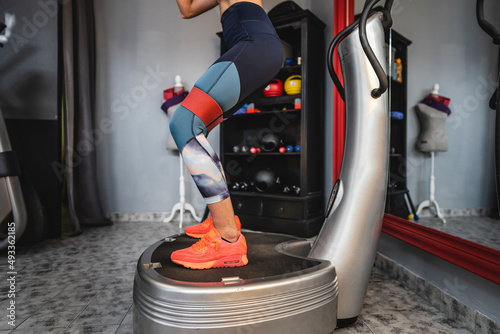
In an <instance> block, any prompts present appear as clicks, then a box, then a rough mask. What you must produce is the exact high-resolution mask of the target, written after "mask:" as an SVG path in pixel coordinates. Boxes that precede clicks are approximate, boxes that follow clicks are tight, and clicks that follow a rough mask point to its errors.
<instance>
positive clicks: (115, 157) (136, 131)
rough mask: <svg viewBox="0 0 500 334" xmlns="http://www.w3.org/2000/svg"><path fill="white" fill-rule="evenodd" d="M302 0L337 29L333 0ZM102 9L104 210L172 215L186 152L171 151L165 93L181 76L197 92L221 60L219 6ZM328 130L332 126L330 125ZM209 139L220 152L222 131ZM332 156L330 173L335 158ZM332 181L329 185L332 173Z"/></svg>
mask: <svg viewBox="0 0 500 334" xmlns="http://www.w3.org/2000/svg"><path fill="white" fill-rule="evenodd" d="M280 2H281V0H272V1H271V0H267V1H265V6H264V7H265V9H266V11H269V10H270V9H272V8H273V7H274V6H275V5H276V4H278V3H280ZM296 3H297V4H299V5H300V6H302V7H303V8H309V7H312V9H313V11H314V12H316V13H319V14H318V16H320V18H322V19H324V20H329V28H327V34H328V33H330V31H331V30H332V28H331V27H332V23H331V21H332V20H333V19H332V17H333V2H332V4H330V1H327V2H324V1H311V0H309V1H305V0H298V1H296ZM95 6H96V21H97V42H98V46H97V50H98V55H97V57H98V96H97V105H98V108H97V109H98V118H99V121H98V123H97V130H96V132H95V134H94V135H95V137H96V141H97V143H98V158H99V159H98V161H99V166H98V168H99V175H100V179H101V180H100V181H101V188H102V192H103V201H104V206H105V210H106V211H107V212H118V213H147V212H169V211H171V209H172V207H173V205H174V204H175V203H176V202H178V200H179V191H178V184H179V182H178V179H179V157H178V153H177V152H173V151H167V150H166V138H167V133H168V118H167V117H166V115H165V114H164V113H163V112H162V111H161V109H160V105H161V97H162V91H163V90H164V89H166V88H169V87H172V86H173V85H174V78H175V76H176V75H181V76H182V79H183V83H184V85H185V87H186V88H187V89H188V90H190V89H191V88H192V86H193V84H194V83H195V81H196V80H197V79H198V77H199V76H200V75H201V74H203V72H204V71H205V70H206V69H207V68H208V67H209V66H210V65H211V63H212V62H213V61H214V60H216V59H217V57H218V55H219V45H220V43H219V38H218V37H217V36H216V32H218V31H221V27H220V23H219V14H218V10H212V11H211V12H209V13H206V14H205V15H201V16H199V17H197V18H194V19H191V20H182V19H181V17H180V15H179V11H178V8H177V5H176V3H175V1H165V0H148V1H138V0H103V1H96V2H95ZM325 9H326V10H327V11H325ZM328 38H329V39H330V38H331V37H330V36H329V37H328ZM325 75H326V74H325ZM330 87H331V85H330ZM330 91H331V88H330ZM327 110H331V104H330V106H329V107H328V108H327ZM328 117H330V122H331V115H329V116H328ZM326 127H327V128H328V129H331V124H330V125H329V126H328V125H326ZM328 133H329V136H330V137H329V139H328V140H327V143H330V144H329V145H330V149H326V150H325V151H326V152H327V154H329V156H330V157H331V153H330V152H331V130H329V131H328ZM209 141H210V142H211V143H212V145H213V147H214V148H215V149H216V151H217V152H218V150H219V143H218V141H219V132H218V129H216V130H214V131H213V132H212V133H211V134H210V136H209ZM326 160H327V162H328V163H330V166H329V167H328V166H327V170H331V162H329V160H331V159H328V158H327V159H326ZM184 173H185V176H186V184H187V190H186V200H187V201H188V202H189V203H191V204H193V205H194V206H195V208H196V209H197V210H198V211H199V212H200V213H201V212H202V210H204V205H205V204H204V201H203V199H202V198H201V196H200V195H199V193H198V191H197V189H196V187H195V185H194V183H193V181H192V179H191V177H190V175H189V174H188V173H187V171H186V170H184ZM327 174H328V175H329V174H331V173H327ZM328 175H327V177H328ZM327 184H328V185H327V186H325V188H327V189H329V188H330V185H331V176H330V180H329V181H328V182H327ZM328 191H329V190H328Z"/></svg>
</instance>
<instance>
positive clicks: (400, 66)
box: [396, 58, 403, 82]
mask: <svg viewBox="0 0 500 334" xmlns="http://www.w3.org/2000/svg"><path fill="white" fill-rule="evenodd" d="M396 81H397V82H403V64H402V63H401V58H398V59H396Z"/></svg>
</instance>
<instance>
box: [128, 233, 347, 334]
mask: <svg viewBox="0 0 500 334" xmlns="http://www.w3.org/2000/svg"><path fill="white" fill-rule="evenodd" d="M243 233H244V235H245V237H246V239H247V242H248V254H247V256H248V259H249V264H248V265H246V266H244V267H239V268H224V269H209V270H191V269H186V268H184V267H181V266H178V265H176V264H174V263H172V262H171V261H170V254H171V253H172V252H173V251H174V250H177V249H181V248H184V247H189V246H190V245H191V244H193V243H194V242H196V240H195V239H192V238H189V237H187V236H186V235H177V236H173V237H170V238H165V240H162V241H159V242H157V243H155V244H154V245H152V246H151V247H149V248H148V249H147V250H146V251H145V252H144V253H143V254H142V255H141V257H140V259H139V262H138V264H137V271H136V275H135V281H134V333H147V334H155V333H179V334H180V333H182V334H187V333H195V332H196V333H200V331H201V332H203V333H214V334H215V333H217V334H222V333H224V334H226V333H228V334H233V333H234V334H237V333H262V334H265V333H273V334H274V333H291V334H293V333H297V334H303V333H318V334H329V333H331V332H333V330H334V329H335V327H336V325H337V298H338V288H337V276H336V273H335V267H334V266H333V264H332V263H331V262H329V261H320V260H314V259H309V258H306V257H305V256H306V255H307V253H308V251H309V249H310V243H309V242H308V241H307V240H304V239H298V238H296V237H293V236H289V235H282V234H272V233H260V232H249V231H244V232H243Z"/></svg>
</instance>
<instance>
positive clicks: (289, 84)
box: [285, 74, 302, 95]
mask: <svg viewBox="0 0 500 334" xmlns="http://www.w3.org/2000/svg"><path fill="white" fill-rule="evenodd" d="M301 91H302V76H300V75H298V74H296V75H292V76H291V77H288V78H287V79H286V80H285V92H286V93H287V94H288V95H297V94H300V92H301Z"/></svg>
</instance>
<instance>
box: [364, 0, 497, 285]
mask: <svg viewBox="0 0 500 334" xmlns="http://www.w3.org/2000/svg"><path fill="white" fill-rule="evenodd" d="M363 4H364V1H357V2H356V6H355V12H356V13H359V12H360V11H361V9H362V6H363ZM484 5H485V9H484V12H485V14H486V19H487V20H488V21H490V22H492V23H493V24H494V25H496V29H497V30H500V27H498V22H499V15H500V3H498V2H497V1H485V4H484ZM392 13H393V20H394V24H393V29H394V30H395V31H397V32H398V33H400V34H401V35H403V36H404V37H406V38H407V39H409V40H410V41H412V44H411V45H410V46H409V47H408V64H407V66H408V68H407V69H406V73H407V78H406V79H407V109H406V111H407V114H406V117H407V118H406V123H407V126H406V141H407V143H406V157H403V160H402V161H403V162H404V164H405V167H406V185H407V188H408V189H409V193H410V196H411V199H412V200H413V203H414V206H415V211H418V209H417V208H418V207H419V204H421V203H422V202H424V201H425V200H429V198H430V196H431V194H430V178H431V163H432V162H431V157H430V154H429V152H422V151H420V150H418V149H417V148H416V142H417V140H418V138H419V135H420V134H421V131H422V128H423V126H422V122H421V119H420V118H419V117H418V115H417V110H416V106H417V104H418V103H419V102H421V101H422V100H423V99H424V98H425V97H426V96H427V95H428V94H429V93H431V90H432V88H433V85H434V84H436V83H437V84H439V95H442V96H445V97H447V98H449V99H450V102H449V109H450V110H451V114H450V115H449V116H447V117H445V123H444V126H443V129H444V133H441V138H440V139H441V140H447V144H448V145H447V146H448V147H447V150H443V151H436V152H435V159H434V177H435V193H434V196H435V201H436V202H437V203H438V204H439V206H440V208H441V212H442V213H443V214H444V219H445V220H446V223H445V222H443V220H441V219H440V218H438V217H434V212H435V211H434V210H428V209H423V210H422V211H421V212H420V215H419V218H420V219H419V220H418V221H417V220H416V221H408V220H405V219H401V218H396V217H393V216H386V219H385V224H384V232H387V233H389V234H391V235H393V236H396V237H398V238H399V239H402V240H404V241H407V242H409V243H411V244H413V245H415V246H417V247H420V248H423V249H425V250H428V251H429V252H431V253H433V254H435V255H437V256H440V257H442V258H445V259H448V260H450V262H453V263H455V264H458V265H461V266H463V267H464V268H466V269H469V270H473V271H475V272H479V271H481V270H486V271H488V270H487V269H485V268H483V269H474V268H472V267H470V266H476V265H479V262H481V261H482V260H484V259H486V260H487V261H490V262H491V263H492V264H493V265H496V267H497V268H498V266H499V265H500V264H499V258H500V257H499V254H500V252H499V250H500V221H499V220H498V218H493V217H494V216H497V215H498V212H497V195H496V186H495V182H496V180H495V162H494V156H495V154H494V150H495V144H494V141H495V117H496V112H495V111H494V110H491V109H490V108H489V101H490V98H491V96H492V94H493V92H494V91H495V87H496V85H497V82H498V81H497V80H498V68H499V50H498V46H495V45H494V44H493V41H492V38H490V37H489V36H488V35H487V34H486V33H485V32H484V31H483V30H482V29H481V28H480V27H479V24H478V22H477V19H476V1H461V2H456V1H453V0H445V1H439V2H436V1H432V0H421V1H411V0H400V1H396V2H395V3H394V7H393V9H392ZM498 131H500V129H498ZM443 136H444V137H443ZM424 206H425V205H424ZM441 231H442V232H444V233H441ZM453 249H455V250H460V251H461V252H462V251H463V252H466V253H467V254H474V256H478V257H479V258H476V259H473V258H472V259H471V260H470V261H469V260H465V259H464V258H463V254H462V255H460V254H461V253H455V251H454V250H453ZM457 257H462V259H458V258H457ZM462 260H464V261H465V262H467V263H458V262H462ZM486 275H489V274H486ZM496 279H497V280H498V277H497V278H496Z"/></svg>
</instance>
